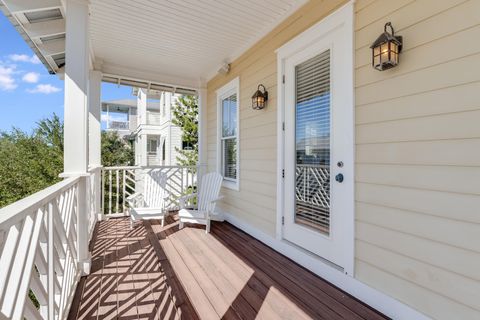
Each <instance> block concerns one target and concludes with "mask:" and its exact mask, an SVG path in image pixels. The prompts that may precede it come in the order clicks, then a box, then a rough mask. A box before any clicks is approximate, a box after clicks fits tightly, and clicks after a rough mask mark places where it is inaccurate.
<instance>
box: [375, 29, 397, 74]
mask: <svg viewBox="0 0 480 320" xmlns="http://www.w3.org/2000/svg"><path fill="white" fill-rule="evenodd" d="M388 27H390V31H391V32H388V31H387V28H388ZM402 45H403V40H402V36H395V31H394V30H393V27H392V23H391V22H387V23H386V24H385V27H384V32H383V33H382V34H381V35H380V36H379V37H378V38H377V40H375V42H374V43H373V44H372V45H371V46H370V48H371V49H372V66H373V67H374V68H375V69H377V70H379V71H383V70H387V69H390V68H393V67H395V66H396V65H397V64H398V61H399V60H398V56H399V53H400V52H401V51H402Z"/></svg>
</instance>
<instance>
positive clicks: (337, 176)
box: [335, 173, 343, 183]
mask: <svg viewBox="0 0 480 320" xmlns="http://www.w3.org/2000/svg"><path fill="white" fill-rule="evenodd" d="M335 180H336V181H337V182H338V183H342V182H343V174H341V173H339V174H337V175H336V176H335Z"/></svg>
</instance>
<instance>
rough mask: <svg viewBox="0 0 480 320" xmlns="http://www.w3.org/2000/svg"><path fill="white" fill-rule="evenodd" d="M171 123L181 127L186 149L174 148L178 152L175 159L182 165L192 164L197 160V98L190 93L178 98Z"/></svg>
mask: <svg viewBox="0 0 480 320" xmlns="http://www.w3.org/2000/svg"><path fill="white" fill-rule="evenodd" d="M172 112H173V120H172V123H173V124H174V125H176V126H178V127H180V128H181V129H182V141H183V144H184V145H186V146H188V147H189V148H188V149H183V148H182V149H180V148H177V147H175V150H176V151H177V152H178V153H179V154H180V156H177V161H178V163H179V164H180V165H182V166H194V165H196V164H197V161H198V100H197V97H195V96H192V95H184V96H181V97H180V98H178V101H177V103H176V104H175V105H174V106H173V109H172Z"/></svg>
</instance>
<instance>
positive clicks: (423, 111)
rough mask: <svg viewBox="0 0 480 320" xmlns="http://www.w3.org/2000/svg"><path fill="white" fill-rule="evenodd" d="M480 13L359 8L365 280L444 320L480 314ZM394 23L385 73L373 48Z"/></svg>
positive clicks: (473, 9)
mask: <svg viewBox="0 0 480 320" xmlns="http://www.w3.org/2000/svg"><path fill="white" fill-rule="evenodd" d="M479 10H480V2H479V1H475V0H470V1H461V0H446V1H434V0H423V1H414V2H411V1H393V0H389V1H375V2H373V3H371V4H369V5H368V6H365V7H364V8H362V10H361V12H358V14H357V18H360V19H357V23H356V36H355V39H356V52H355V59H356V73H355V76H356V82H355V87H356V90H355V92H356V94H355V98H356V104H357V105H356V144H357V146H356V224H355V226H356V259H357V262H356V277H357V278H358V279H360V280H361V281H364V282H365V283H367V284H369V285H371V286H373V287H376V288H379V289H380V290H382V291H383V292H385V293H387V294H389V295H391V296H393V297H395V298H397V299H398V300H400V301H403V302H405V303H407V304H409V305H411V306H412V307H414V308H416V309H418V310H419V311H421V312H424V313H426V314H427V315H430V316H432V317H434V318H438V319H477V318H480V273H479V272H478V270H479V268H480V246H479V243H480V215H479V214H478V212H479V211H478V208H480V182H479V181H480V129H479V126H478V119H480V73H479V72H478V70H479V69H480V44H479V43H478V42H476V43H472V42H471V39H476V38H479V37H480V16H479V15H478V12H479ZM387 21H392V23H393V26H394V27H395V30H396V31H397V34H401V35H402V36H403V37H404V48H403V49H404V50H403V52H402V54H401V56H400V64H399V66H398V67H397V68H394V69H392V70H388V71H385V72H378V71H376V70H374V69H373V68H371V66H370V57H371V52H370V49H369V45H370V43H371V42H372V40H374V39H375V37H376V36H378V34H379V33H380V32H381V30H382V27H383V24H384V23H385V22H387ZM387 284H388V285H387Z"/></svg>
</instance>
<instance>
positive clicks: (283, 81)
mask: <svg viewBox="0 0 480 320" xmlns="http://www.w3.org/2000/svg"><path fill="white" fill-rule="evenodd" d="M282 83H285V75H283V76H282Z"/></svg>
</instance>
